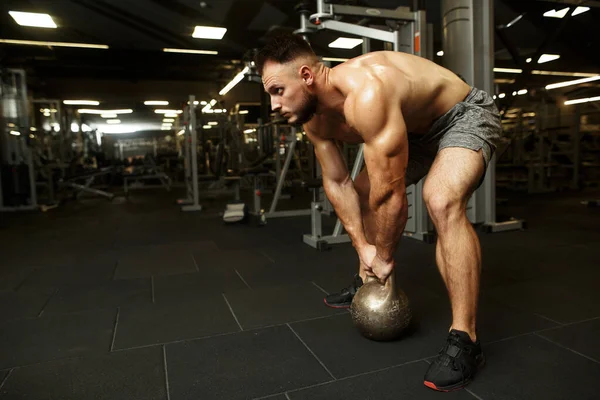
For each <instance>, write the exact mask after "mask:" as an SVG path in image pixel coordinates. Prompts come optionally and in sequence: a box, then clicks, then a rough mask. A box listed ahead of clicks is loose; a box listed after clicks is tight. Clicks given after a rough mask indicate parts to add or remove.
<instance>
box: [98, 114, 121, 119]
mask: <svg viewBox="0 0 600 400" xmlns="http://www.w3.org/2000/svg"><path fill="white" fill-rule="evenodd" d="M100 117H102V118H117V114H110V113H107V114H100Z"/></svg>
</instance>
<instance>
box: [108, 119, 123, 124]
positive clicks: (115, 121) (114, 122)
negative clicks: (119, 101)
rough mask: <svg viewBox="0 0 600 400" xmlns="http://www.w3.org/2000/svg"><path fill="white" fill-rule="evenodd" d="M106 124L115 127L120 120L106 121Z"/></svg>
mask: <svg viewBox="0 0 600 400" xmlns="http://www.w3.org/2000/svg"><path fill="white" fill-rule="evenodd" d="M106 123H107V124H111V125H115V124H120V123H121V120H120V119H107V120H106Z"/></svg>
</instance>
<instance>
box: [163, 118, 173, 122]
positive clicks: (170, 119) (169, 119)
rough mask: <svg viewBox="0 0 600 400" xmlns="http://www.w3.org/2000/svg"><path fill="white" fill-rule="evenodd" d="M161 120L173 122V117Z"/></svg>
mask: <svg viewBox="0 0 600 400" xmlns="http://www.w3.org/2000/svg"><path fill="white" fill-rule="evenodd" d="M163 122H175V118H165V119H163Z"/></svg>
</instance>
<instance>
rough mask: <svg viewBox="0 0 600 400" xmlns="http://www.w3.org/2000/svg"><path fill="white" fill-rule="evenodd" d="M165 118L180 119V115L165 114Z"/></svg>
mask: <svg viewBox="0 0 600 400" xmlns="http://www.w3.org/2000/svg"><path fill="white" fill-rule="evenodd" d="M163 117H167V118H177V117H178V115H177V113H165V114H164V115H163Z"/></svg>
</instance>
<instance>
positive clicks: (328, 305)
mask: <svg viewBox="0 0 600 400" xmlns="http://www.w3.org/2000/svg"><path fill="white" fill-rule="evenodd" d="M323 303H325V305H326V306H327V307H331V308H350V306H332V305H331V304H329V303H327V301H325V299H323Z"/></svg>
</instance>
